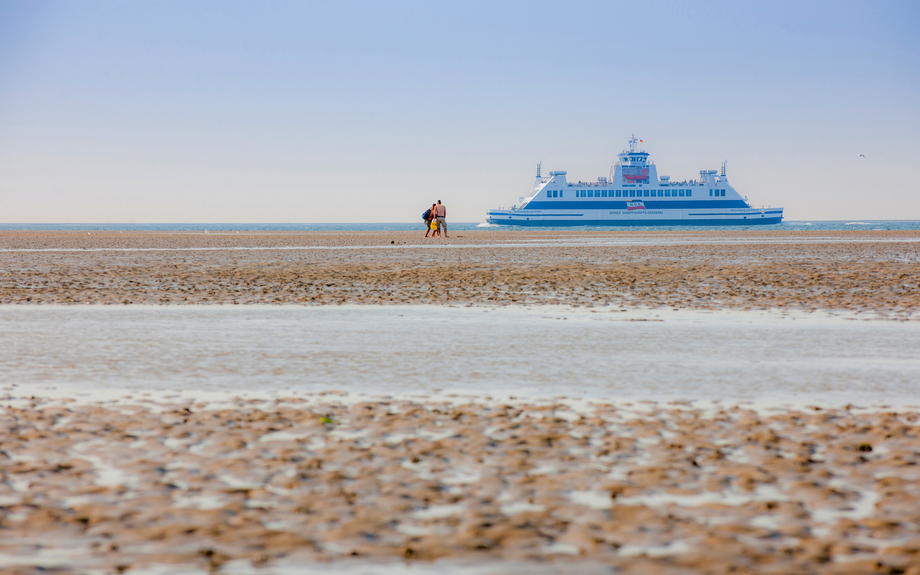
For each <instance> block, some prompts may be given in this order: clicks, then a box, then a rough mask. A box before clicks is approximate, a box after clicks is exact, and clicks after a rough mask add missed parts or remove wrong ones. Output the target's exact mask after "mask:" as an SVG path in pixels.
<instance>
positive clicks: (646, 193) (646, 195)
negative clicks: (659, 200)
mask: <svg viewBox="0 0 920 575" xmlns="http://www.w3.org/2000/svg"><path fill="white" fill-rule="evenodd" d="M645 197H646V198H647V197H648V190H645Z"/></svg>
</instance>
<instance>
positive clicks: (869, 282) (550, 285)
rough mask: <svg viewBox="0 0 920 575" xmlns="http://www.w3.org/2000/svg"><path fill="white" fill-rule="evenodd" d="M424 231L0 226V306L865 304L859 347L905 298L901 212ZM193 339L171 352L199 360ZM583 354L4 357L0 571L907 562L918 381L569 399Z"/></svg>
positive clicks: (839, 568)
mask: <svg viewBox="0 0 920 575" xmlns="http://www.w3.org/2000/svg"><path fill="white" fill-rule="evenodd" d="M422 235H423V231H421V232H418V233H408V232H365V233H357V232H303V233H268V232H264V233H238V234H237V233H208V234H204V233H175V234H170V233H163V232H148V233H139V232H132V233H113V232H8V231H6V232H0V303H3V304H12V305H8V306H7V309H14V308H13V306H17V307H15V309H21V308H20V307H18V306H38V305H44V304H73V305H78V304H153V305H166V306H171V308H177V309H178V308H181V307H183V305H182V304H186V305H185V307H187V308H188V309H190V310H191V309H194V308H198V309H204V308H200V307H198V306H193V305H188V304H228V305H232V304H300V305H307V306H318V305H324V304H358V305H375V306H376V305H378V304H386V305H389V306H396V305H399V304H422V305H427V306H428V307H430V309H431V310H438V309H440V308H439V307H438V306H442V305H450V306H457V307H460V306H469V305H473V306H481V307H483V308H494V307H503V308H507V309H511V308H510V307H508V306H520V307H522V308H523V307H537V308H539V307H540V306H541V305H544V307H545V308H546V309H553V310H558V309H560V306H574V307H577V308H579V309H581V310H582V311H584V314H585V315H591V311H590V310H584V309H583V308H588V307H590V308H598V310H604V311H605V312H612V311H616V310H618V309H652V310H654V309H662V310H667V311H669V312H672V311H673V310H678V312H679V311H680V310H696V311H700V310H738V311H740V310H768V311H770V312H771V313H774V314H778V315H782V314H783V313H789V314H801V313H802V312H817V313H816V314H815V315H818V314H820V313H825V314H836V313H845V314H849V315H850V316H852V317H853V318H859V319H862V318H865V319H866V320H867V321H866V322H850V323H852V324H853V325H854V326H856V327H854V328H853V329H854V330H857V331H854V332H853V333H854V336H853V337H854V338H856V340H855V341H857V343H858V334H859V333H863V332H861V331H858V330H859V329H860V328H859V327H858V326H859V325H861V324H862V323H865V324H875V325H882V324H885V325H891V326H895V327H903V328H904V329H910V328H912V327H913V326H914V325H916V324H915V322H913V321H907V322H905V323H895V322H884V321H883V320H885V319H898V320H914V319H916V312H917V309H918V305H920V283H918V278H920V232H913V231H912V232H904V231H891V232H889V231H859V232H810V231H801V232H775V231H756V230H752V231H743V232H736V231H726V232H710V231H705V232H693V231H689V232H688V231H680V232H664V231H663V232H629V231H611V232H588V233H584V232H569V231H566V232H556V231H547V232H539V231H536V232H531V231H527V232H520V231H503V230H502V231H499V230H482V231H480V230H476V231H462V232H457V233H456V234H452V235H451V237H450V238H449V239H447V240H433V241H432V240H427V241H426V240H425V238H423V237H422ZM171 308H158V309H171ZM29 309H31V308H29ZM105 309H106V310H110V309H112V308H105ZM124 309H131V308H124ZM207 309H215V308H207ZM234 309H241V308H234ZM250 309H258V308H250ZM273 309H274V308H273ZM460 311H463V310H460ZM417 313H419V314H422V313H424V310H423V311H419V312H417ZM674 313H677V312H674ZM480 315H488V314H482V313H480ZM607 315H624V316H625V315H628V314H612V313H608V314H607ZM50 317H52V321H53V317H56V316H50ZM67 317H70V316H67ZM94 317H95V316H94ZM99 317H100V318H103V319H100V320H94V321H104V316H99ZM157 317H159V316H157ZM771 317H772V316H771ZM16 318H18V319H16ZM14 319H15V321H17V322H18V323H16V324H15V325H16V326H17V328H16V329H22V326H23V325H26V323H27V322H28V318H25V319H23V317H20V316H16V317H15V318H14V317H13V316H9V317H8V318H6V319H5V321H7V324H8V326H9V327H11V326H13V321H14ZM78 319H79V318H77V319H71V320H69V321H77V320H78ZM555 320H556V318H554V319H553V320H552V321H555ZM121 321H124V320H121ZM158 321H161V322H165V323H164V324H163V325H169V324H168V321H167V319H163V318H160V319H159V320H158ZM196 321H197V320H196ZM239 321H241V322H242V321H246V320H244V319H241V320H239ZM380 321H385V320H380ZM541 321H551V320H549V319H546V320H541ZM585 321H587V320H585ZM598 321H599V320H598ZM839 321H840V322H844V319H839ZM559 323H560V324H563V323H564V322H562V321H559ZM573 323H574V318H573V320H572V321H571V322H568V323H565V325H566V326H569V325H571V324H573ZM790 323H791V320H790ZM800 323H802V322H800ZM43 325H44V324H43ZM81 325H82V324H81ZM92 325H98V324H92ZM188 325H192V324H188ZM227 325H235V324H227ZM420 325H421V324H420ZM521 325H524V324H523V323H522V324H521ZM579 325H581V324H579ZM584 325H585V326H587V327H584V329H585V330H590V329H591V326H592V325H593V324H589V323H585V324H584ZM605 325H609V326H614V327H608V328H605V329H608V330H614V329H615V326H616V325H617V324H612V323H610V324H605ZM631 325H632V324H631ZM644 325H651V324H644ZM796 325H797V324H796ZM575 327H576V328H578V329H581V328H580V327H578V325H576V326H575ZM295 328H296V329H300V328H299V327H297V326H295V327H294V328H291V329H295ZM43 329H46V328H43ZM41 333H42V334H44V335H41V334H40V335H37V336H35V337H37V338H39V339H37V340H36V346H38V345H40V344H41V343H42V341H50V342H53V343H52V345H57V343H56V342H57V341H58V340H54V339H52V336H53V335H54V334H53V333H51V332H50V331H48V332H41ZM68 333H70V332H68ZM164 333H168V332H164ZM240 333H241V334H243V335H241V336H240V337H241V338H244V339H240V340H233V341H249V340H248V339H245V338H250V337H256V336H255V335H250V333H251V332H246V331H244V330H240ZM285 333H288V332H285ZM291 333H297V332H291ZM300 333H303V332H302V331H301V332H300ZM474 333H475V332H474ZM559 333H563V332H559ZM565 333H569V332H565ZM572 333H581V332H572ZM586 333H587V332H586ZM605 333H607V332H605ZM609 333H610V334H611V335H610V336H609V337H610V344H611V345H612V346H614V348H617V349H620V348H622V349H627V350H628V349H629V346H630V345H632V342H630V341H627V342H623V341H620V340H617V339H616V338H615V332H614V331H610V332H609ZM629 333H633V334H635V335H634V336H631V337H633V338H634V339H636V338H639V337H640V336H641V334H644V333H646V332H629ZM649 333H655V332H654V330H652V331H650V332H649ZM667 333H673V334H678V335H679V334H680V333H682V332H680V331H672V332H667ZM783 333H785V332H783ZM815 333H822V332H818V331H811V332H807V333H805V334H804V335H803V337H806V338H807V337H808V335H809V334H815ZM886 333H887V332H886ZM891 333H894V332H891ZM0 337H9V336H0ZM113 337H115V336H113ZM122 337H123V338H126V337H128V334H127V331H125V334H124V335H123V336H122ZM131 337H135V336H133V335H132V336H131ZM192 337H194V336H192ZM340 337H344V336H341V335H340ZM432 337H435V338H436V337H437V334H436V333H433V334H432ZM642 337H644V336H642ZM847 337H849V336H847ZM41 338H45V339H41ZM468 339H475V337H470V338H468ZM0 341H2V340H0ZM132 341H134V340H132ZM136 341H145V340H141V339H137V340H136ZM343 341H344V340H343ZM445 341H446V343H445V345H450V344H449V340H445ZM656 341H657V340H656ZM6 343H7V344H11V343H13V342H9V341H8V342H6ZM665 343H667V342H665ZM107 345H109V344H107ZM134 345H139V344H134ZM234 345H242V344H234ZM617 346H618V347H617ZM33 347H35V346H33ZM188 347H189V348H190V349H191V348H192V347H193V346H191V345H189V346H188ZM895 347H896V346H895ZM4 348H5V349H17V350H21V351H19V352H17V353H19V354H20V355H21V357H6V356H4V357H3V358H2V359H3V361H4V362H6V363H4V365H7V366H11V365H12V366H15V365H20V366H21V365H25V364H26V363H28V362H29V361H33V359H29V360H28V361H27V360H26V359H23V358H25V357H26V351H22V347H21V346H19V347H16V346H13V345H6V346H4ZM36 349H38V348H37V347H36ZM94 349H96V348H94ZM98 349H100V350H108V349H116V350H117V349H118V348H109V347H105V346H103V347H100V348H98ZM195 349H198V348H195ZM195 349H191V351H189V353H190V354H191V355H190V356H189V357H191V358H192V359H190V360H188V361H192V362H195V361H198V360H195V359H194V358H195V357H199V356H201V357H206V356H208V354H209V353H211V354H213V350H211V351H210V352H209V351H208V350H209V349H211V348H201V349H202V350H203V351H200V352H199V351H195ZM234 349H236V348H234ZM240 349H242V348H240ZM292 349H300V348H292ZM303 349H307V348H303ZM310 349H312V348H310ZM471 349H472V348H471ZM816 349H817V348H816ZM68 351H69V352H71V351H72V352H73V355H66V354H65V355H62V356H61V357H56V358H50V357H49V359H48V360H47V361H46V362H44V364H42V365H43V366H44V367H43V368H42V369H45V370H47V371H48V372H49V373H50V374H51V375H49V377H50V378H51V379H50V380H54V377H53V376H54V373H57V372H61V373H63V372H65V371H67V370H68V369H72V366H71V365H70V364H72V363H74V362H79V361H81V358H84V359H85V358H86V357H91V356H89V355H87V354H88V353H89V352H85V351H80V349H79V348H77V347H75V348H74V350H68ZM346 351H347V350H346ZM410 351H411V350H410ZM666 351H667V349H666V346H665V347H664V348H663V351H662V353H666ZM81 353H82V354H83V355H81ZM99 353H102V352H99ZM154 353H155V352H154ZM483 353H484V352H483ZM489 353H492V354H493V355H494V354H499V356H497V359H501V357H500V354H501V351H500V350H494V351H492V352H489ZM905 353H907V354H908V355H910V354H909V352H908V351H905ZM109 355H110V354H109ZM308 355H309V353H308V352H307V351H300V352H298V356H299V357H307V356H308ZM92 357H97V356H92ZM106 357H108V355H106ZM145 357H146V356H145ZM164 357H173V358H175V357H177V356H169V355H168V354H164ZM662 357H664V356H662ZM52 359H53V360H54V361H52ZM308 359H309V358H308ZM35 361H37V360H35ZM111 361H112V365H113V367H112V368H111V369H112V370H116V367H117V366H116V364H117V363H118V362H119V361H121V362H123V363H125V362H128V358H127V357H118V356H116V357H113V358H112V360H111ZM243 361H245V358H244V360H243ZM265 361H266V362H267V360H265ZM304 361H306V360H304ZM901 361H902V362H903V365H904V366H906V367H904V368H903V369H905V370H909V369H912V368H911V366H912V365H913V364H912V363H911V362H912V361H914V360H913V359H911V358H910V357H906V358H904V359H902V360H901ZM228 363H230V364H231V365H232V362H228ZM333 363H334V362H333ZM36 365H37V364H36ZM134 365H135V364H130V365H128V367H125V368H124V369H126V370H127V371H126V373H131V372H132V371H131V370H132V369H135V370H136V369H137V368H136V367H132V366H134ZM137 365H140V364H137ZM196 365H197V364H193V367H194V366H196ZM97 367H98V369H109V368H108V367H106V366H105V365H103V364H102V363H101V362H100V366H97ZM580 367H581V366H577V365H575V366H571V377H570V378H568V379H570V381H568V385H569V386H568V387H567V388H566V390H567V391H568V393H567V394H562V395H563V396H560V397H554V396H553V395H549V394H548V393H547V394H544V395H546V397H543V398H526V399H520V398H517V399H514V398H508V397H502V398H499V397H495V398H493V397H490V396H486V395H483V396H473V397H471V396H469V395H451V393H453V392H448V391H447V390H445V391H444V392H443V393H431V394H418V395H417V396H414V397H408V396H405V395H403V396H400V395H398V394H394V395H389V396H387V395H383V394H379V393H378V394H375V393H367V392H360V393H346V392H344V391H337V392H331V393H306V392H304V393H292V394H289V395H287V396H284V397H266V396H264V395H263V396H261V397H247V396H245V394H243V393H231V392H227V393H223V394H222V395H220V397H216V396H214V394H212V395H211V396H209V395H208V394H206V393H198V394H197V395H196V393H195V390H194V389H190V388H189V389H186V390H185V391H188V392H189V393H188V394H183V393H179V392H175V393H171V392H166V391H163V388H161V389H159V391H156V392H150V391H139V390H138V389H131V390H127V391H113V389H112V387H111V385H110V386H109V387H108V388H106V389H105V390H102V389H94V388H93V387H92V386H89V387H87V388H86V389H85V390H84V391H85V393H82V394H73V395H72V396H69V395H68V392H67V390H66V389H61V390H57V391H55V392H54V393H51V392H46V391H43V389H42V388H40V387H39V386H36V385H34V384H26V385H23V384H20V383H18V382H17V381H15V380H13V379H10V378H9V377H7V378H6V379H5V380H4V382H3V383H2V384H0V394H2V397H0V571H2V572H5V573H16V574H26V573H29V574H31V573H38V572H61V573H94V574H95V573H100V574H101V573H135V574H142V575H146V574H147V573H150V574H153V573H171V572H179V571H180V569H184V570H185V571H182V572H185V573H196V574H197V573H202V574H203V573H225V574H227V575H229V574H242V573H264V574H273V573H277V574H281V573H285V574H286V573H295V572H303V571H302V570H303V569H311V568H314V569H317V570H319V569H322V570H323V571H324V572H330V571H331V572H341V573H355V574H357V573H390V572H392V573H403V572H408V573H424V572H434V571H439V572H445V573H462V574H466V573H469V574H472V573H477V574H478V573H512V574H513V573H522V574H523V573H527V574H529V575H530V574H539V573H544V572H545V573H571V572H579V573H636V574H639V573H643V574H645V573H661V574H678V573H681V574H683V573H790V574H792V573H795V574H801V573H815V574H824V573H828V574H830V573H833V574H843V573H860V574H862V573H889V574H896V573H898V574H914V575H916V574H920V523H918V517H920V489H918V487H917V485H918V484H920V483H918V481H920V471H918V462H920V429H918V425H920V412H918V411H920V410H918V407H917V405H918V404H920V397H918V401H916V402H910V401H904V400H903V397H902V400H900V401H899V402H898V403H897V404H896V405H886V398H885V397H884V396H883V395H880V396H879V397H878V401H877V402H876V404H875V405H832V404H822V403H821V402H814V404H813V405H811V404H809V405H807V406H806V405H796V406H791V405H778V406H776V405H774V406H766V405H756V404H751V403H739V402H738V401H732V400H730V399H728V400H725V401H718V400H707V401H680V402H669V401H660V400H659V401H655V399H656V398H652V397H650V398H648V400H641V399H639V400H622V401H612V400H611V401H605V400H601V399H597V398H596V397H595V398H592V399H582V400H579V399H577V396H578V373H579V369H580ZM453 368H455V369H461V368H462V366H461V367H460V368H457V366H453ZM183 369H184V368H183ZM317 369H318V368H317ZM164 371H165V368H164ZM52 372H53V373H52ZM30 373H34V374H37V375H35V377H37V378H38V377H44V375H43V372H42V370H41V369H38V368H36V369H35V370H33V371H31V372H30ZM144 373H145V374H146V376H147V377H149V376H150V371H149V370H147V371H145V372H144ZM277 373H278V374H279V376H280V374H281V373H282V370H278V371H277ZM285 373H287V372H285ZM311 373H325V372H322V371H314V372H311ZM730 373H734V372H730ZM903 373H910V372H909V371H904V372H903ZM7 375H9V374H7ZM295 376H296V373H295ZM291 377H293V376H291ZM592 377H595V378H596V379H598V378H600V379H602V377H601V376H600V375H595V376H592ZM713 377H716V375H714V376H713ZM728 377H729V378H730V379H731V378H732V377H734V376H731V375H729V376H728ZM785 377H787V379H788V377H789V374H788V373H786V375H785ZM243 379H245V378H243ZM321 379H323V381H321V382H320V383H322V384H323V385H325V386H326V387H328V388H330V389H335V388H336V385H337V384H338V385H339V386H340V387H347V383H348V382H341V381H336V380H335V378H334V377H326V378H321ZM327 379H328V381H326V380H327ZM672 379H673V378H672ZM50 380H49V381H50ZM636 380H637V381H636V384H635V385H636V386H640V385H641V383H642V381H643V380H642V376H641V375H637V376H636ZM860 381H861V380H860ZM626 383H628V382H626ZM665 383H668V382H665ZM682 383H683V382H681V381H673V382H671V383H670V385H673V386H674V387H678V388H679V386H681V385H682ZM514 384H515V382H513V381H512V382H509V385H511V386H512V387H513V385H514ZM246 385H247V384H246V381H245V380H241V381H239V382H237V386H238V387H239V388H241V389H242V388H245V387H246ZM368 385H370V384H368ZM726 385H739V386H741V385H744V383H743V381H738V382H735V381H734V380H732V381H728V382H727V383H726ZM805 387H807V386H805ZM803 389H804V388H803ZM880 389H884V388H883V387H880ZM252 391H257V390H252ZM819 391H820V390H819ZM94 394H95V395H94ZM257 395H258V394H257ZM889 403H890V402H889ZM285 569H290V570H289V571H285ZM381 569H391V570H390V571H382V570H381Z"/></svg>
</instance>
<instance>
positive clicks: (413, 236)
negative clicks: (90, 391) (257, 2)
mask: <svg viewBox="0 0 920 575" xmlns="http://www.w3.org/2000/svg"><path fill="white" fill-rule="evenodd" d="M0 270H2V271H0V303H16V304H23V303H33V304H34V303H111V304H124V303H142V304H177V303H179V304H181V303H217V304H251V303H262V304H265V303H267V304H278V303H286V304H306V305H310V304H342V303H353V304H405V303H415V304H427V303H437V304H454V305H465V304H471V303H472V304H489V305H509V304H512V305H520V304H562V305H578V306H598V305H601V306H605V305H613V306H652V307H654V306H668V307H672V308H697V309H718V308H741V309H743V308H754V309H768V308H795V309H805V310H811V309H845V310H851V311H874V312H882V313H885V314H895V315H898V316H902V317H903V316H910V315H912V314H913V313H914V312H915V311H916V309H917V308H918V305H920V280H918V278H920V232H917V231H868V230H866V231H841V232H831V231H823V232H804V231H803V232H789V231H758V230H750V231H747V230H745V231H725V232H719V231H715V232H713V231H697V232H694V231H683V230H681V231H660V232H648V231H642V232H638V231H610V232H578V231H507V230H474V231H462V232H457V233H456V234H452V235H451V237H450V238H449V239H447V240H444V239H437V240H430V239H427V240H426V239H425V238H424V237H423V234H422V233H412V232H301V233H289V232H277V233H276V232H251V233H209V234H204V233H178V232H177V233H166V232H131V233H114V232H20V231H17V232H0Z"/></svg>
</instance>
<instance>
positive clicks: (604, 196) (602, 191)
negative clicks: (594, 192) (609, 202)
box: [601, 190, 607, 198]
mask: <svg viewBox="0 0 920 575" xmlns="http://www.w3.org/2000/svg"><path fill="white" fill-rule="evenodd" d="M601 197H602V198H606V197H607V190H601Z"/></svg>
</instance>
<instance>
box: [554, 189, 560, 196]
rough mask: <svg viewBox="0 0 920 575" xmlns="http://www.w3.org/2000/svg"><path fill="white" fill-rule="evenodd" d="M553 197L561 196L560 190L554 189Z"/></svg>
mask: <svg viewBox="0 0 920 575" xmlns="http://www.w3.org/2000/svg"><path fill="white" fill-rule="evenodd" d="M553 197H554V198H558V197H559V192H558V191H557V190H553Z"/></svg>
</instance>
